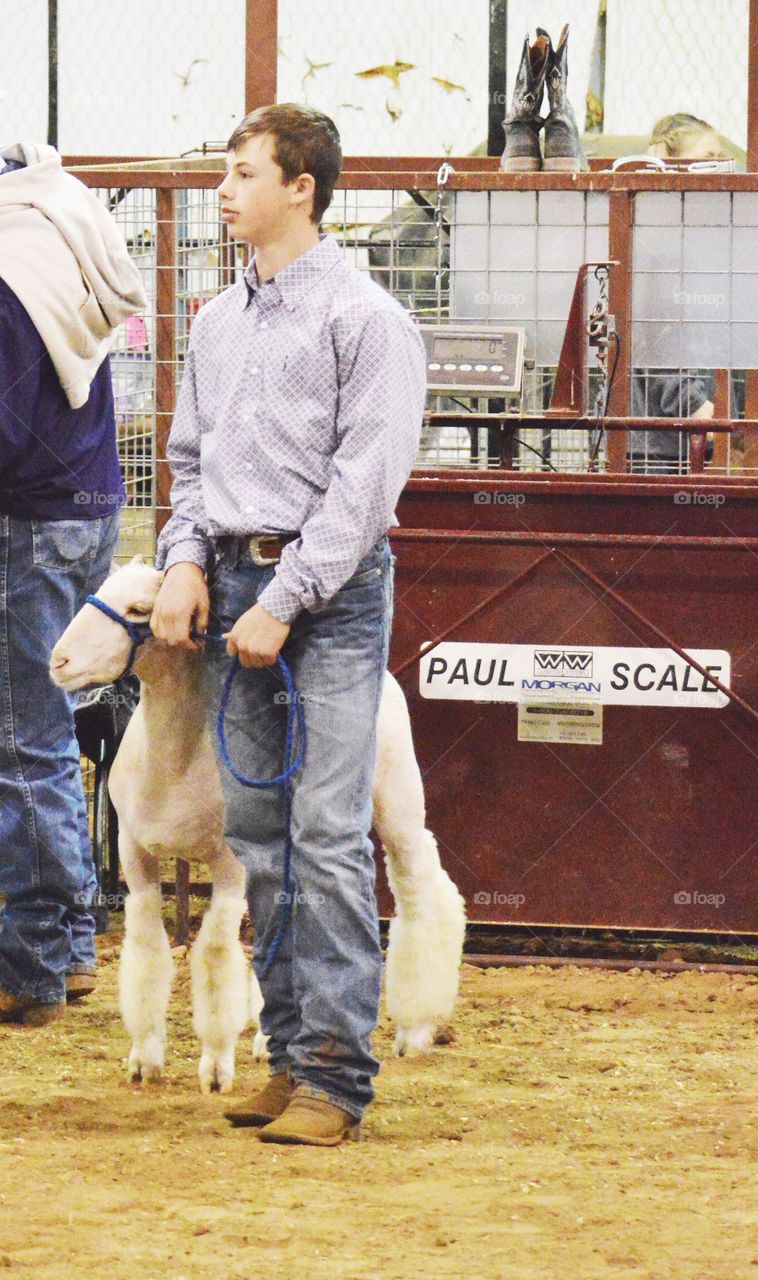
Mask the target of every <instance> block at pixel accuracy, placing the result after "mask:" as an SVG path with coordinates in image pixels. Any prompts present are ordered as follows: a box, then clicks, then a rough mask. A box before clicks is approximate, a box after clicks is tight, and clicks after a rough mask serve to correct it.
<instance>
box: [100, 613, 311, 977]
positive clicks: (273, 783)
mask: <svg viewBox="0 0 758 1280" xmlns="http://www.w3.org/2000/svg"><path fill="white" fill-rule="evenodd" d="M86 603H87V604H92V605H94V606H95V608H96V609H99V610H100V612H101V613H104V614H105V616H106V617H107V618H111V619H112V621H113V622H118V623H119V625H120V626H122V627H123V628H124V630H125V631H126V633H127V635H128V636H129V639H130V640H131V642H132V647H131V651H130V653H129V660H128V662H127V664H126V667H125V668H124V670H123V671H122V673H121V676H120V677H119V679H121V678H122V677H123V676H126V675H128V674H129V673H130V671H131V669H132V667H133V665H134V661H135V658H136V656H137V650H138V649H139V648H140V646H141V645H143V644H145V642H146V641H147V640H149V639H150V638H151V637H152V634H153V633H152V631H151V630H150V626H149V624H148V623H147V622H130V621H129V619H128V618H125V617H124V616H123V614H121V613H117V612H116V610H115V609H111V607H110V605H108V604H106V603H105V601H104V600H101V599H100V598H99V597H98V596H87V600H86ZM191 634H192V639H193V640H203V641H204V642H205V643H206V644H224V645H225V644H226V641H225V640H224V638H223V636H209V635H207V634H204V633H201V632H199V631H193V632H192V633H191ZM276 661H277V663H278V665H279V670H280V671H281V673H282V676H283V677H284V683H285V685H286V686H287V732H286V735H285V740H284V769H283V770H282V772H281V773H280V774H277V776H276V777H274V778H247V777H246V776H245V774H244V773H240V772H239V770H238V769H237V768H236V767H235V765H234V764H233V762H232V759H231V756H230V755H229V747H228V744H227V741H226V713H227V710H228V707H229V699H230V697H231V693H232V685H233V684H234V679H235V676H236V675H237V673H238V672H239V671H240V670H241V668H242V664H241V663H240V660H239V658H235V659H234V660H233V662H232V665H231V667H230V668H229V670H228V672H227V674H226V679H225V681H224V689H223V692H222V694H221V703H220V705H219V709H218V716H217V717H216V737H217V738H218V745H219V754H220V756H221V759H222V760H223V762H224V764H225V765H226V767H227V769H228V770H229V772H230V773H231V775H232V777H234V778H236V780H237V782H239V783H240V784H241V785H242V786H243V787H254V788H256V789H257V790H263V789H264V788H267V787H283V788H284V816H285V836H284V870H283V873H282V890H281V894H280V905H279V924H278V925H277V929H276V933H275V934H274V937H273V938H272V940H271V944H270V946H269V949H268V952H267V955H266V959H265V960H264V962H263V973H264V974H265V973H267V972H268V970H269V968H270V966H271V965H272V964H273V962H274V960H275V959H276V956H277V953H278V951H279V948H280V946H281V944H282V939H283V938H284V935H285V934H286V932H287V928H288V926H289V922H290V919H291V915H292V829H291V828H292V823H291V815H292V779H293V777H294V776H295V774H296V773H297V771H298V769H300V767H301V766H302V763H303V760H304V759H305V712H304V711H303V707H302V705H301V702H300V699H299V697H298V693H297V689H296V688H295V682H294V680H293V679H292V672H291V671H290V669H289V667H288V666H287V663H286V662H285V661H284V658H283V657H282V656H281V654H280V655H279V656H278V658H277V660H276ZM296 742H297V746H296Z"/></svg>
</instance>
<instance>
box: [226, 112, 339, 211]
mask: <svg viewBox="0 0 758 1280" xmlns="http://www.w3.org/2000/svg"><path fill="white" fill-rule="evenodd" d="M264 133H268V134H270V135H271V137H272V139H273V144H274V160H275V161H276V163H277V164H278V165H279V168H280V169H281V171H282V173H283V175H284V181H285V182H294V180H295V178H298V177H299V176H300V174H301V173H310V174H311V176H312V177H313V178H314V180H315V183H316V189H315V191H314V193H313V212H312V213H311V221H312V222H315V223H316V224H317V225H318V223H319V222H320V221H321V219H322V217H323V215H324V212H325V210H326V209H327V207H328V205H329V202H330V201H331V198H332V194H333V192H334V184H335V182H336V181H337V179H338V177H339V176H340V170H341V168H342V149H341V147H340V135H339V133H338V132H337V126H336V125H335V123H334V121H333V120H330V119H329V116H325V115H324V113H323V112H322V111H316V110H314V108H313V107H302V106H300V105H299V104H298V103H296V102H277V103H274V104H273V105H272V106H270V107H258V109H257V110H256V111H251V112H250V115H248V116H245V118H244V120H241V121H240V123H239V124H238V125H237V128H236V129H235V130H234V133H233V134H232V136H231V137H230V139H229V141H228V143H227V150H229V151H239V150H240V148H241V147H243V146H244V145H245V143H246V142H247V140H248V138H257V137H260V135H261V134H264Z"/></svg>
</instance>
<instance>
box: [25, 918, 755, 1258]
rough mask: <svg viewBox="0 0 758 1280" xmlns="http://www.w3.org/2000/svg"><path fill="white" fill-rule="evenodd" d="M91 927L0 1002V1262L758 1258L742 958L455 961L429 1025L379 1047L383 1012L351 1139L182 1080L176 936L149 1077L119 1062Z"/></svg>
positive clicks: (116, 1029)
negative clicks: (452, 980) (49, 978)
mask: <svg viewBox="0 0 758 1280" xmlns="http://www.w3.org/2000/svg"><path fill="white" fill-rule="evenodd" d="M117 947H118V939H117V938H116V937H115V936H109V937H107V938H105V939H103V940H101V957H102V963H101V977H100V981H99V985H98V990H97V992H96V993H95V995H93V996H91V997H89V999H88V1000H87V1001H86V1002H84V1003H82V1004H80V1005H79V1006H78V1007H76V1008H72V1009H70V1010H69V1012H68V1015H67V1017H66V1019H65V1020H64V1021H63V1022H60V1023H58V1024H55V1025H53V1026H51V1027H47V1028H44V1029H40V1030H26V1029H18V1028H15V1029H14V1028H10V1027H0V1067H1V1068H2V1073H1V1074H2V1084H1V1085H0V1165H1V1167H2V1169H3V1176H2V1179H0V1272H2V1274H8V1275H9V1276H12V1275H18V1277H19V1280H21V1277H34V1280H85V1278H86V1280H158V1278H159V1277H161V1278H163V1277H167V1278H169V1280H238V1278H239V1280H252V1278H253V1277H258V1276H261V1277H266V1280H300V1277H302V1278H303V1280H305V1278H307V1280H418V1278H419V1277H422V1276H423V1277H424V1278H425V1280H426V1277H430V1278H432V1280H437V1278H438V1277H451V1278H453V1277H454V1278H455V1280H459V1278H460V1277H469V1276H470V1277H476V1278H477V1280H479V1278H481V1280H607V1278H609V1277H613V1280H616V1278H617V1277H621V1278H622V1280H623V1278H625V1277H644V1278H645V1280H748V1277H756V1280H758V1176H757V1168H756V1155H757V1154H758V1134H757V1132H756V1078H757V1077H756V1048H757V1047H758V1025H757V1024H758V979H757V978H755V977H751V976H749V975H739V974H738V975H736V976H735V975H731V974H714V973H709V974H700V973H692V972H687V973H680V974H676V975H675V976H666V975H661V974H654V973H650V972H638V971H635V972H631V973H616V972H607V971H606V972H597V971H587V970H580V969H576V968H573V967H571V968H565V969H561V970H548V969H540V968H533V967H530V968H523V969H500V970H495V969H490V970H487V971H481V970H477V969H475V968H472V967H470V966H464V969H463V981H462V997H461V1003H460V1008H459V1012H458V1015H457V1017H456V1020H455V1038H454V1039H453V1040H452V1042H451V1043H449V1044H446V1045H439V1046H437V1047H436V1048H435V1049H434V1052H433V1053H432V1054H431V1055H429V1056H426V1057H423V1058H415V1059H393V1058H391V1057H390V1050H391V1043H392V1030H391V1027H390V1025H389V1022H388V1020H387V1018H386V1016H383V1018H382V1022H381V1025H380V1029H379V1031H378V1033H377V1038H376V1048H377V1051H378V1054H379V1056H380V1057H381V1058H382V1059H383V1065H382V1070H381V1073H380V1075H379V1078H378V1082H377V1086H378V1087H377V1099H376V1102H375V1104H374V1106H373V1107H372V1108H371V1110H370V1112H369V1115H368V1117H367V1119H366V1122H365V1124H364V1134H365V1138H364V1141H362V1142H361V1143H358V1144H349V1145H345V1146H343V1147H340V1148H338V1149H335V1150H316V1149H312V1148H296V1147H286V1148H285V1147H271V1146H264V1145H263V1144H262V1143H259V1142H258V1141H257V1140H256V1138H255V1136H254V1134H253V1133H252V1131H250V1130H232V1129H231V1128H229V1127H228V1126H227V1124H226V1122H225V1121H224V1120H223V1118H222V1115H221V1112H222V1109H223V1107H224V1105H225V1101H226V1100H225V1099H224V1098H221V1097H218V1096H213V1097H202V1096H201V1095H200V1093H199V1090H198V1087H197V1078H196V1057H197V1047H196V1041H195V1037H194V1034H193V1032H192V1028H191V1021H190V1012H189V974H188V962H187V957H186V954H184V952H183V951H181V950H180V951H179V953H178V954H177V979H176V983H175V989H174V999H173V1002H172V1014H171V1025H170V1054H169V1058H168V1063H167V1070H166V1075H165V1078H164V1080H163V1082H162V1083H161V1084H160V1085H153V1086H150V1087H139V1086H131V1085H130V1084H128V1083H127V1080H126V1052H127V1042H126V1037H125V1033H124V1031H123V1028H122V1026H121V1022H120V1019H119V1015H118V1006H117ZM249 1046H250V1039H249V1034H248V1036H246V1038H245V1040H244V1041H243V1043H242V1044H241V1046H240V1051H239V1054H238V1075H237V1082H236V1085H235V1088H238V1089H239V1093H240V1094H243V1093H245V1092H247V1091H249V1089H250V1088H251V1087H252V1086H253V1084H254V1083H256V1084H257V1083H258V1082H260V1081H261V1080H262V1079H263V1077H264V1075H265V1069H264V1068H261V1067H254V1066H253V1065H252V1063H251V1058H250V1051H249ZM234 1096H237V1095H236V1094H235V1095H234Z"/></svg>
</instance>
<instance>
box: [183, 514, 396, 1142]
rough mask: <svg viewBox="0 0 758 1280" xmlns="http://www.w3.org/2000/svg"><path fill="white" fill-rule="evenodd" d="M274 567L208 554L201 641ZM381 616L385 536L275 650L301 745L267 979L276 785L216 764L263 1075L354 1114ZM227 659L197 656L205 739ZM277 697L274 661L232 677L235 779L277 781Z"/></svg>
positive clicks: (368, 1010)
mask: <svg viewBox="0 0 758 1280" xmlns="http://www.w3.org/2000/svg"><path fill="white" fill-rule="evenodd" d="M273 573H274V569H273V567H265V568H263V567H258V566H256V565H255V564H253V562H252V560H251V559H250V556H249V554H248V553H246V552H243V553H241V554H237V551H236V549H235V548H234V547H233V548H232V549H231V550H230V551H229V552H228V553H227V552H226V551H225V552H223V553H221V555H220V557H219V559H218V560H217V564H216V568H215V570H214V572H213V573H212V575H211V584H210V585H211V624H210V628H209V629H210V631H211V632H212V633H215V634H216V635H219V634H220V633H221V632H224V631H228V630H230V629H231V627H232V625H233V624H234V622H236V620H237V619H238V618H239V617H240V615H241V614H243V613H245V612H246V610H248V609H250V608H251V607H252V606H253V605H254V604H255V602H256V600H257V598H258V596H259V594H260V592H261V591H262V590H263V588H264V587H265V586H266V585H267V584H268V583H269V582H270V581H271V577H272V575H273ZM391 614H392V560H391V555H390V550H389V543H388V540H387V539H386V538H382V539H381V540H380V541H379V542H378V543H377V545H376V546H375V547H374V548H373V549H372V550H371V551H370V552H369V554H368V555H367V556H366V557H365V558H364V559H363V560H362V561H361V562H360V564H359V565H358V567H357V569H356V572H355V574H354V575H353V577H352V578H351V579H350V580H349V581H348V582H347V583H346V584H345V585H344V586H343V587H342V588H341V589H340V590H339V591H338V592H337V593H336V595H335V596H334V597H333V598H332V599H331V600H330V601H329V603H328V604H327V606H326V607H325V608H324V609H322V610H321V611H319V612H317V613H311V612H308V611H304V612H303V613H301V614H299V615H298V617H297V618H296V619H295V621H294V623H293V625H292V629H291V631H290V634H289V636H288V638H287V642H286V644H285V645H284V648H283V650H282V657H283V658H284V659H285V661H286V662H287V664H288V666H289V668H290V671H291V672H292V676H293V679H294V682H295V686H296V689H297V694H298V697H299V698H300V699H301V701H302V705H303V707H304V711H305V722H306V736H307V747H306V757H305V762H304V764H303V767H302V769H301V771H300V772H299V773H298V774H297V775H296V776H295V778H294V780H293V785H292V818H291V830H292V845H293V851H292V879H293V902H292V915H291V923H290V927H289V928H288V930H287V932H286V934H285V936H284V938H283V941H282V943H281V946H280V948H279V951H278V953H277V955H276V958H275V959H274V961H273V963H272V964H271V966H270V968H269V969H268V971H267V972H266V971H264V961H265V958H266V955H267V953H268V949H269V947H270V945H271V941H272V939H273V937H274V934H275V933H276V929H277V925H278V923H279V910H280V902H281V893H282V872H283V862H284V804H283V791H282V789H281V788H280V787H277V788H273V789H271V790H265V791H258V790H253V789H249V788H246V787H243V786H242V785H241V784H240V783H238V782H237V781H236V780H235V779H234V778H233V776H232V775H231V774H230V773H229V771H228V769H227V768H226V767H225V765H224V764H223V762H222V761H221V760H219V769H220V771H221V776H222V781H223V786H224V793H225V798H226V806H227V808H226V834H227V839H228V841H229V844H230V846H231V848H232V849H233V851H234V853H235V854H236V855H237V857H238V858H240V860H241V861H242V862H243V863H244V865H245V867H246V870H247V884H248V901H249V908H250V915H251V919H252V921H253V925H254V928H255V948H254V958H253V964H254V967H255V971H256V974H257V976H258V979H259V981H260V984H261V990H262V992H263V998H264V1001H265V1007H264V1010H263V1015H262V1030H263V1031H264V1032H265V1034H266V1035H267V1036H268V1037H269V1046H268V1047H269V1054H270V1067H271V1070H272V1072H279V1071H284V1070H289V1071H290V1073H291V1075H292V1077H293V1079H294V1080H295V1081H296V1083H297V1084H298V1085H301V1086H305V1087H307V1088H309V1089H310V1090H311V1091H312V1093H313V1095H314V1096H317V1097H322V1098H325V1099H326V1100H327V1101H330V1102H332V1103H334V1104H335V1105H337V1106H339V1107H342V1108H343V1110H345V1111H348V1112H349V1113H350V1114H352V1115H354V1116H356V1117H358V1118H360V1117H361V1115H362V1114H363V1111H364V1109H365V1107H366V1105H367V1104H368V1103H369V1102H370V1101H371V1099H372V1097H373V1093H374V1091H373V1085H372V1078H373V1077H374V1076H375V1075H376V1072H377V1071H378V1069H379V1063H378V1062H377V1060H376V1058H375V1057H374V1056H373V1055H372V1052H371V1033H372V1031H373V1030H374V1027H375V1026H376V1021H377V1015H378V1009H379V989H380V983H381V950H380V944H379V921H378V913H377V906H376V898H375V895H374V881H375V875H376V868H375V864H374V857H373V846H372V843H371V840H370V839H369V834H368V833H369V828H370V826H371V784H372V778H373V772H374V759H375V750H376V719H377V714H378V710H379V701H380V698H381V693H382V683H383V680H384V670H385V666H386V663H387V651H388V645H389V631H390V620H391ZM229 663H230V659H229V658H228V657H227V656H226V653H225V650H224V648H223V647H222V646H219V645H210V646H209V650H208V670H209V677H210V682H211V698H210V706H211V719H212V723H213V725H214V732H213V737H214V741H215V740H216V734H215V714H216V710H217V708H218V704H219V700H220V695H221V689H222V686H223V682H224V677H225V676H226V673H227V671H228V669H229ZM287 697H288V695H287V693H286V691H285V686H284V683H283V680H282V677H281V673H280V671H279V668H278V667H266V668H260V669H242V670H241V671H240V672H239V673H238V675H237V677H236V679H235V682H234V685H233V690H232V697H231V701H230V705H229V710H228V715H227V719H226V733H227V743H228V746H229V750H230V756H231V759H232V761H233V763H234V765H235V767H236V768H237V769H238V770H239V771H240V772H242V773H244V774H245V775H246V776H247V777H255V778H260V777H273V776H275V775H276V774H279V773H281V771H282V758H283V751H284V730H285V722H286V715H287Z"/></svg>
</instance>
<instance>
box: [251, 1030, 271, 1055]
mask: <svg viewBox="0 0 758 1280" xmlns="http://www.w3.org/2000/svg"><path fill="white" fill-rule="evenodd" d="M267 1059H268V1036H264V1034H263V1032H262V1031H261V1029H260V1027H259V1028H258V1030H257V1031H256V1033H255V1036H254V1038H253V1062H266V1061H267Z"/></svg>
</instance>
